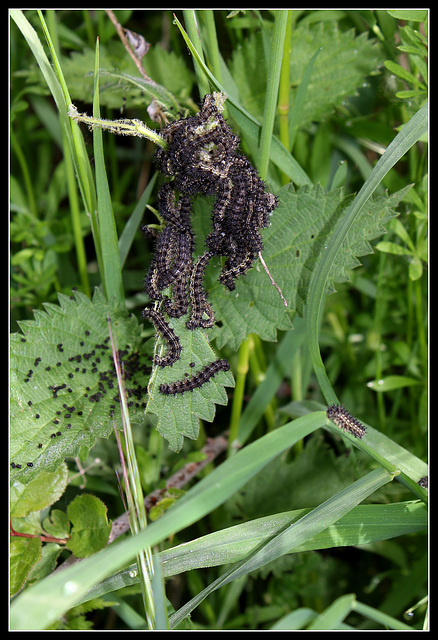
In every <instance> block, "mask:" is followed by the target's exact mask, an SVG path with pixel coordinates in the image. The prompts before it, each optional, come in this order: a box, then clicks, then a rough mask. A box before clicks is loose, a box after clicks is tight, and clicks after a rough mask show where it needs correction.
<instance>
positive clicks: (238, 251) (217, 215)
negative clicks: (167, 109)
mask: <svg viewBox="0 0 438 640" xmlns="http://www.w3.org/2000/svg"><path fill="white" fill-rule="evenodd" d="M221 99H222V94H213V95H206V96H205V97H204V101H203V104H202V108H201V111H200V112H199V113H198V114H196V115H195V116H193V117H190V118H185V119H183V120H178V121H177V122H174V123H172V124H170V125H168V126H167V127H165V128H164V129H163V131H162V137H163V138H164V140H165V141H166V142H167V144H168V147H167V149H166V150H164V149H162V148H159V149H158V150H157V152H156V158H157V161H158V164H159V166H160V168H161V170H162V172H163V173H165V174H166V175H168V176H172V177H173V178H174V184H175V186H176V187H177V188H178V189H179V191H180V192H181V193H183V194H185V195H193V194H195V193H202V194H204V195H211V194H215V195H216V202H215V205H214V208H213V212H212V231H211V233H210V234H209V236H208V237H207V239H206V245H207V248H208V249H209V250H210V251H211V252H212V253H213V254H216V255H219V256H225V257H226V258H227V260H226V263H225V265H224V268H223V269H222V272H221V275H220V278H219V280H220V282H221V283H222V284H223V285H225V286H226V287H227V288H228V289H229V290H231V291H232V290H233V289H234V288H235V284H234V280H236V278H237V277H238V276H240V275H243V274H245V273H246V272H247V271H248V269H249V268H250V267H251V266H252V264H253V262H254V260H255V257H256V255H257V253H258V252H259V251H261V250H262V249H263V242H262V238H261V235H260V229H262V228H263V227H267V226H269V216H270V213H271V212H272V211H273V210H274V209H275V208H276V206H277V198H276V196H274V195H273V194H271V193H269V192H268V191H266V187H265V183H264V182H263V180H261V178H260V177H259V175H258V173H257V171H256V170H255V169H254V167H253V166H252V165H251V163H250V162H249V160H248V159H247V158H246V157H245V156H243V155H241V154H239V153H237V151H236V150H237V147H238V145H239V142H240V140H239V138H238V137H237V136H236V135H234V133H233V132H232V130H231V129H230V127H229V126H228V125H227V123H226V121H225V119H224V117H223V116H222V113H221V111H222V105H221V102H220V101H221Z"/></svg>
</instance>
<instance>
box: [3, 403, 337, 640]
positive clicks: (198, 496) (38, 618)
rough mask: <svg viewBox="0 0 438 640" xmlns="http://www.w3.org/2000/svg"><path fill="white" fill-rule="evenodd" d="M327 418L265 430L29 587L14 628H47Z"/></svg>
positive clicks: (14, 612) (15, 608)
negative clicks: (154, 516) (131, 527)
mask: <svg viewBox="0 0 438 640" xmlns="http://www.w3.org/2000/svg"><path fill="white" fill-rule="evenodd" d="M324 422H325V413H324V412H320V411H316V412H314V413H312V414H308V415H306V416H303V417H302V418H299V419H298V420H294V421H293V422H289V423H287V424H286V425H284V426H283V427H280V428H279V429H276V430H275V431H273V432H271V433H269V434H267V435H266V436H263V437H262V438H260V439H259V440H257V441H256V442H253V443H251V444H250V445H248V446H247V447H245V448H244V449H242V450H241V451H239V452H238V453H237V454H236V455H235V456H233V457H232V458H228V459H227V460H226V461H225V462H224V463H223V464H222V465H220V466H219V467H217V468H216V469H215V470H214V471H213V472H212V473H210V474H209V475H208V476H206V477H205V478H204V479H203V480H202V481H201V482H199V483H198V484H197V485H195V486H194V487H193V489H191V490H190V491H189V492H188V493H187V494H186V495H185V496H184V497H183V498H181V500H179V501H178V502H177V503H176V504H175V505H174V506H173V507H172V508H171V509H169V511H167V512H166V513H165V514H164V515H163V516H162V517H161V518H160V519H159V520H157V521H155V522H153V523H152V524H151V525H149V526H148V528H147V529H146V530H144V531H142V532H141V533H139V534H138V535H136V536H133V537H131V538H129V539H127V540H123V541H122V542H120V543H118V544H117V545H115V546H110V547H108V548H107V549H104V550H102V551H100V552H99V553H97V554H95V555H93V556H92V557H91V558H87V559H85V560H83V561H82V562H81V563H80V564H78V565H73V566H72V567H69V568H68V569H65V570H64V571H61V572H55V573H53V574H51V575H50V576H48V577H47V578H45V579H44V580H41V581H40V582H38V583H37V584H36V585H34V586H32V587H30V588H29V589H26V590H25V591H24V592H23V593H22V594H20V595H19V596H18V597H17V598H16V600H14V602H13V605H12V607H11V617H10V620H11V628H13V629H14V630H19V629H45V628H46V627H47V626H49V625H50V624H51V623H52V622H54V621H55V620H57V619H58V618H59V617H60V616H62V615H63V613H64V612H65V611H67V610H68V609H70V608H71V607H72V606H74V605H75V604H76V602H78V601H79V600H80V599H81V598H82V597H83V596H84V595H85V594H86V593H87V591H89V590H90V589H91V588H92V587H93V586H94V585H96V584H97V583H98V582H100V581H102V580H103V579H104V578H106V577H107V576H109V575H111V574H113V573H114V572H115V571H117V570H118V569H120V567H122V566H124V565H126V564H128V563H129V562H131V561H132V559H133V558H134V557H135V556H136V554H137V553H138V552H139V551H141V550H142V549H143V548H144V547H145V546H150V547H153V546H154V545H155V544H158V543H159V542H161V541H162V540H163V539H165V538H166V537H168V536H169V535H171V534H174V533H176V532H178V531H181V530H182V529H184V528H185V527H187V526H189V525H191V524H193V523H194V522H197V521H198V520H199V519H200V518H202V517H204V516H205V515H207V514H208V513H210V512H211V511H213V509H215V508H216V507H217V506H219V505H220V504H222V503H223V502H224V501H225V500H226V499H227V498H229V497H230V496H231V495H233V494H234V493H235V492H236V491H238V489H239V488H240V487H242V486H243V485H244V484H245V483H246V482H248V480H250V479H251V478H252V477H253V476H254V475H255V474H256V473H258V472H259V471H260V470H261V469H262V468H263V467H264V466H265V465H266V464H268V462H269V461H270V460H272V459H273V458H274V457H276V456H278V455H280V454H281V453H282V452H283V451H285V450H286V449H288V448H289V447H291V446H293V445H294V444H295V443H296V442H298V441H299V440H301V439H302V438H305V437H306V436H307V435H309V434H310V433H312V432H313V431H314V430H315V429H318V428H319V427H321V426H322V425H323V424H324Z"/></svg>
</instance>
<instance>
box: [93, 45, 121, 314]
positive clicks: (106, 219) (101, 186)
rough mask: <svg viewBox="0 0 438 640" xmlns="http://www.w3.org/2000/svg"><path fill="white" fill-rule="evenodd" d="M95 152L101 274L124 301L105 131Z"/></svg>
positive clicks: (96, 138)
mask: <svg viewBox="0 0 438 640" xmlns="http://www.w3.org/2000/svg"><path fill="white" fill-rule="evenodd" d="M93 117H94V118H100V105H99V40H98V41H97V43H96V59H95V69H94V100H93ZM93 149H94V160H95V171H96V190H97V207H98V217H99V241H100V254H101V256H102V268H103V272H102V273H101V277H102V284H103V289H104V291H105V295H106V297H107V299H111V298H113V297H114V298H116V300H118V301H119V302H123V301H124V290H123V282H122V269H121V263H120V253H119V245H118V238H117V228H116V223H115V220H114V213H113V207H112V203H111V195H110V191H109V186H108V179H107V175H106V168H105V157H104V152H103V141H102V130H101V129H99V128H97V127H96V128H95V129H93Z"/></svg>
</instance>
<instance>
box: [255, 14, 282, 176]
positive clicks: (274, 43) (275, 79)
mask: <svg viewBox="0 0 438 640" xmlns="http://www.w3.org/2000/svg"><path fill="white" fill-rule="evenodd" d="M287 16H288V12H287V11H285V10H284V9H279V10H277V11H276V12H275V20H274V30H273V33H272V40H271V55H270V58H269V69H268V72H267V76H268V77H267V83H266V95H265V107H264V112H263V123H262V131H261V135H260V147H259V157H258V169H259V173H260V176H261V178H262V179H263V180H266V176H267V175H268V165H269V157H270V149H271V141H272V132H273V130H274V120H275V115H276V112H277V98H278V85H279V82H280V70H281V61H282V59H283V50H284V37H285V34H286V23H287Z"/></svg>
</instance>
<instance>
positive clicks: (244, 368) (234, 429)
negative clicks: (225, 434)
mask: <svg viewBox="0 0 438 640" xmlns="http://www.w3.org/2000/svg"><path fill="white" fill-rule="evenodd" d="M249 348H250V336H248V338H247V339H246V340H245V341H244V342H242V344H241V345H240V347H239V358H238V361H237V371H236V386H235V389H234V396H233V405H232V407H231V419H230V437H229V443H228V455H232V454H233V453H236V451H235V449H234V442H235V440H236V439H237V434H238V432H239V421H240V416H241V414H242V406H243V394H244V391H245V384H246V376H247V374H248V362H249Z"/></svg>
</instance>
